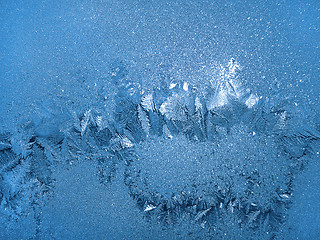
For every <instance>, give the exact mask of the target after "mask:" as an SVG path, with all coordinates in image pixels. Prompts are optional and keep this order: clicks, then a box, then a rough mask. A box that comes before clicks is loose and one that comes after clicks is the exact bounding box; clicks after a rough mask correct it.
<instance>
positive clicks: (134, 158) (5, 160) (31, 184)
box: [0, 59, 320, 239]
mask: <svg viewBox="0 0 320 240" xmlns="http://www.w3.org/2000/svg"><path fill="white" fill-rule="evenodd" d="M240 70H241V67H240V66H239V64H238V63H237V62H236V61H235V60H234V59H231V60H230V61H229V63H228V64H227V66H225V67H221V71H220V72H221V74H220V76H219V77H218V78H217V79H216V81H215V82H209V83H208V85H207V86H205V88H206V91H205V92H203V91H199V90H198V89H197V87H196V86H192V85H191V84H188V83H186V82H185V83H181V84H180V83H179V84H170V82H167V83H166V82H165V81H164V82H162V83H161V86H160V87H159V88H156V89H154V90H153V91H148V92H143V91H141V89H140V86H139V85H138V84H135V83H133V82H130V79H129V78H128V77H127V74H128V71H127V70H126V68H125V66H124V64H123V63H122V62H121V61H120V62H116V63H115V64H114V65H113V66H112V68H111V76H110V81H112V82H113V83H114V87H115V89H116V91H117V92H116V93H115V97H114V101H115V109H114V111H113V113H112V114H108V113H106V111H105V110H104V108H103V107H102V108H94V107H92V108H90V109H80V110H74V109H61V108H57V109H55V108H54V107H50V108H49V107H46V106H43V107H42V108H41V109H42V110H41V111H42V112H41V113H38V114H37V116H36V117H34V118H33V119H31V120H30V121H28V122H26V123H24V124H22V125H21V126H18V127H17V130H16V131H15V132H12V133H2V134H0V167H1V169H0V186H1V187H0V191H1V194H0V201H1V205H0V207H1V211H7V212H8V211H9V212H8V214H9V215H11V216H20V215H23V214H24V213H25V212H27V211H28V208H30V207H32V202H33V203H35V202H37V201H38V202H39V201H40V200H39V199H40V198H42V197H43V196H47V195H50V193H52V192H54V179H53V177H52V172H53V170H52V169H54V168H55V167H56V166H59V165H62V166H69V165H70V164H72V163H73V162H75V161H90V162H95V164H96V168H97V176H98V178H99V181H100V183H102V184H103V185H102V186H101V187H103V186H104V185H108V184H110V182H112V181H114V179H115V176H116V175H117V174H118V173H117V171H123V173H122V174H123V175H124V182H125V185H126V187H127V188H128V194H129V195H130V196H131V197H132V199H134V200H135V201H136V204H137V207H138V208H139V209H140V210H141V214H143V215H144V216H145V217H146V218H147V219H148V221H150V222H151V223H152V222H157V223H159V222H160V223H161V224H163V226H168V224H172V225H178V223H181V221H186V222H187V223H188V224H197V225H198V226H199V227H200V228H201V231H202V232H203V231H206V232H207V233H208V234H209V235H210V237H213V238H217V239H222V238H223V236H224V232H225V231H226V229H231V228H232V229H233V230H234V232H238V233H239V234H240V235H241V234H244V232H246V234H247V235H246V236H250V237H251V239H263V238H265V239H273V238H275V236H276V235H277V231H278V229H279V227H280V226H281V224H282V223H283V222H284V221H285V218H284V217H283V216H285V213H286V210H287V209H288V208H289V207H290V201H291V198H292V196H293V187H292V182H293V181H294V176H295V174H296V173H297V172H299V171H301V169H303V166H304V165H306V164H307V163H308V157H309V156H311V155H312V154H315V152H317V151H319V149H318V148H319V139H320V134H319V132H318V131H317V130H316V129H315V128H314V127H313V126H312V125H310V126H307V125H306V124H297V123H298V122H299V121H298V120H299V116H297V115H295V113H294V112H292V111H290V108H289V107H288V106H287V104H283V105H274V104H271V103H270V101H269V100H268V99H266V98H264V97H263V96H258V95H257V94H254V93H253V92H251V91H250V90H248V88H246V87H244V86H242V84H241V83H240V81H239V80H238V78H237V72H238V71H240ZM170 81H171V80H170ZM110 116H112V117H110ZM300 121H301V120H300ZM27 194H29V195H32V196H35V198H36V196H37V199H36V200H32V201H31V200H30V199H29V200H28V201H27V200H26V199H24V197H25V196H27ZM40 196H42V197H40ZM8 206H10V207H8ZM37 206H40V205H39V204H38V205H37ZM6 209H7V210H6ZM8 209H10V210H8ZM18 209H19V210H18ZM40 212H41V211H40ZM35 217H37V216H35ZM248 234H249V235H248ZM257 234H258V235H257ZM240 235H239V236H240ZM237 236H238V235H237ZM243 236H244V235H243Z"/></svg>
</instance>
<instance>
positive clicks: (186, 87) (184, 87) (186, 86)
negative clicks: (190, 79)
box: [183, 82, 189, 92]
mask: <svg viewBox="0 0 320 240" xmlns="http://www.w3.org/2000/svg"><path fill="white" fill-rule="evenodd" d="M188 89H189V85H188V83H186V82H184V83H183V90H185V91H186V92H188Z"/></svg>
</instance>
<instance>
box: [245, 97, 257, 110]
mask: <svg viewBox="0 0 320 240" xmlns="http://www.w3.org/2000/svg"><path fill="white" fill-rule="evenodd" d="M258 101H259V97H258V96H256V95H254V94H250V96H249V98H248V99H247V101H246V105H247V107H248V108H252V107H253V106H254V105H256V104H257V103H258Z"/></svg>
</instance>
